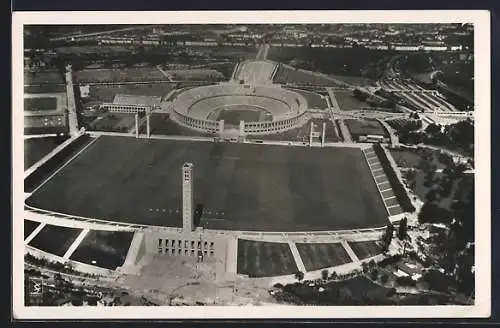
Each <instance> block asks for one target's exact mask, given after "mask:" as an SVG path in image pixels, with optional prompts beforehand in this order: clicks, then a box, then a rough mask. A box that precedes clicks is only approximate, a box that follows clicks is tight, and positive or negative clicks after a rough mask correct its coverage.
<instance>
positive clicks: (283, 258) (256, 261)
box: [237, 239, 298, 277]
mask: <svg viewBox="0 0 500 328" xmlns="http://www.w3.org/2000/svg"><path fill="white" fill-rule="evenodd" d="M297 271H298V269H297V265H296V264H295V260H294V258H293V255H292V251H291V250H290V246H288V244H287V243H269V242H262V241H253V240H245V239H238V262H237V272H238V273H239V274H245V275H248V276H250V277H272V276H281V275H288V274H294V273H296V272H297Z"/></svg>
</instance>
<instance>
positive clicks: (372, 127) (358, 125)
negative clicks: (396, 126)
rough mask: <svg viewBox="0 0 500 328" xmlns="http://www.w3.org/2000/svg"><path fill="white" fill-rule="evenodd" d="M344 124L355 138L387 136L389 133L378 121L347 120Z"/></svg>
mask: <svg viewBox="0 0 500 328" xmlns="http://www.w3.org/2000/svg"><path fill="white" fill-rule="evenodd" d="M344 122H345V124H346V126H347V128H348V129H349V132H350V133H351V134H352V136H353V137H355V138H357V137H359V136H361V135H378V136H387V131H386V130H385V129H384V127H383V126H382V124H381V123H380V122H378V121H376V120H356V119H345V120H344Z"/></svg>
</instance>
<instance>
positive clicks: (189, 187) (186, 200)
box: [182, 163, 194, 232]
mask: <svg viewBox="0 0 500 328" xmlns="http://www.w3.org/2000/svg"><path fill="white" fill-rule="evenodd" d="M193 220H194V218H193V164H192V163H184V165H182V230H183V232H191V231H193V227H194V224H193Z"/></svg>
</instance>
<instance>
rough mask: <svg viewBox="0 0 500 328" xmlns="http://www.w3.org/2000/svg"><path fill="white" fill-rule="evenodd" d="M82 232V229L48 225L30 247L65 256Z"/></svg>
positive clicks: (32, 241)
mask: <svg viewBox="0 0 500 328" xmlns="http://www.w3.org/2000/svg"><path fill="white" fill-rule="evenodd" d="M80 232H82V230H81V229H75V228H67V227H60V226H53V225H46V226H45V227H43V228H42V230H40V232H39V233H38V234H37V235H36V236H35V237H34V238H33V239H32V240H31V241H30V243H29V245H30V246H33V247H35V248H38V249H40V250H42V251H45V252H47V253H51V254H55V255H57V256H63V255H64V253H66V251H67V250H68V248H69V247H70V246H71V244H73V242H74V241H75V239H76V238H77V237H78V235H79V234H80Z"/></svg>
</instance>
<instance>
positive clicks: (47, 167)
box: [24, 134, 92, 192]
mask: <svg viewBox="0 0 500 328" xmlns="http://www.w3.org/2000/svg"><path fill="white" fill-rule="evenodd" d="M91 140H92V138H91V137H90V136H89V135H87V134H83V135H81V136H80V137H78V138H77V139H76V140H74V141H73V142H71V143H70V144H69V145H67V146H66V147H65V148H64V149H62V150H61V151H59V152H58V153H57V154H55V155H54V156H53V157H52V158H50V159H49V160H48V161H46V162H45V163H43V164H42V165H41V166H40V167H39V168H38V169H37V170H35V171H34V172H33V173H31V174H30V175H29V176H28V177H26V179H24V191H25V192H32V191H33V190H34V189H35V188H36V187H37V186H38V185H40V183H42V181H43V180H45V179H46V178H48V177H49V175H50V174H52V173H53V172H54V171H55V170H56V169H57V168H59V167H60V166H61V165H62V164H63V163H64V162H65V161H67V160H68V159H69V158H71V156H73V155H75V154H76V153H77V152H78V151H79V150H80V149H82V148H83V147H84V146H85V145H87V144H88V143H89V142H90V141H91Z"/></svg>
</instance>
